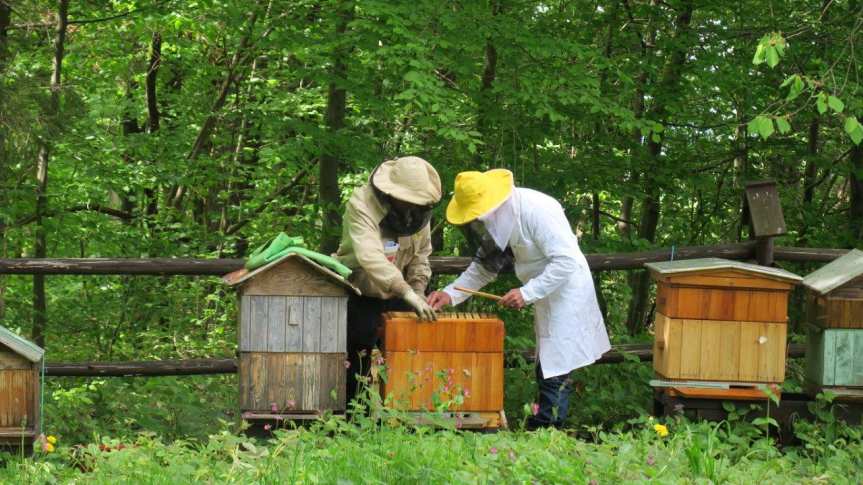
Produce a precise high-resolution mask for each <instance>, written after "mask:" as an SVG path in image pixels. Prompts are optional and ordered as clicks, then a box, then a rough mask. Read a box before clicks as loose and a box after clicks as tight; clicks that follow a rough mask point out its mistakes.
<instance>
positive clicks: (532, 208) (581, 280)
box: [443, 188, 611, 378]
mask: <svg viewBox="0 0 863 485" xmlns="http://www.w3.org/2000/svg"><path fill="white" fill-rule="evenodd" d="M512 197H513V203H514V206H515V211H514V213H515V218H516V224H515V225H514V228H513V231H512V235H511V236H510V238H509V246H510V248H512V251H513V254H514V255H515V274H516V276H517V277H518V279H519V280H520V281H521V282H522V283H523V285H524V286H522V287H521V293H522V296H523V297H524V300H525V303H528V304H530V303H533V304H534V310H535V316H534V327H535V331H536V342H537V352H538V354H539V362H540V364H541V365H542V373H543V377H545V378H549V377H555V376H559V375H563V374H568V373H569V372H570V371H572V370H574V369H578V368H580V367H584V366H587V365H590V364H592V363H593V362H595V361H596V360H597V359H598V358H599V357H600V356H602V354H604V353H605V352H607V351H608V350H610V349H611V343H610V342H609V340H608V333H607V332H606V330H605V323H604V322H603V319H602V313H601V312H600V310H599V304H598V303H597V301H596V292H595V290H594V287H593V279H592V278H591V275H590V268H589V267H588V265H587V260H586V259H585V258H584V254H582V252H581V250H580V249H579V247H578V238H576V236H575V234H573V233H572V229H571V228H570V226H569V221H568V220H567V219H566V215H565V214H564V212H563V208H562V207H561V206H560V204H559V203H558V202H557V201H556V200H554V199H553V198H551V197H549V196H547V195H545V194H543V193H541V192H537V191H535V190H531V189H525V188H515V189H514V191H513V194H512ZM496 277H497V275H496V274H493V273H491V272H489V271H487V270H486V269H485V268H483V267H482V265H480V264H478V263H477V262H473V263H471V264H470V266H468V268H467V269H466V270H465V272H464V273H462V274H461V275H460V276H459V277H458V278H457V279H456V280H455V282H453V284H451V285H449V286H447V287H446V288H444V290H443V291H445V292H446V293H447V294H449V295H450V297H451V298H452V301H453V304H454V305H457V304H459V303H461V302H463V301H465V300H466V299H467V298H468V297H469V296H470V295H468V294H467V293H463V292H460V291H457V290H455V289H454V287H455V286H461V287H463V288H471V289H477V290H478V289H480V288H482V287H483V286H485V285H486V284H488V283H490V282H491V281H493V280H494V279H495V278H496Z"/></svg>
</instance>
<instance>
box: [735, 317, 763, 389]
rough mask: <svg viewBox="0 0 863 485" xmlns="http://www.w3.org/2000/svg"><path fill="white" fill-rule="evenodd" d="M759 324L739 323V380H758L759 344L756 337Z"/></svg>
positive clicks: (758, 332)
mask: <svg viewBox="0 0 863 485" xmlns="http://www.w3.org/2000/svg"><path fill="white" fill-rule="evenodd" d="M760 327H761V326H760V325H759V324H757V323H750V322H741V323H740V380H741V381H747V382H758V380H759V379H758V378H759V364H758V363H759V360H758V358H759V353H760V352H759V348H758V347H759V346H758V337H759V336H760V335H761V328H760Z"/></svg>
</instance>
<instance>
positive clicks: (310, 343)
mask: <svg viewBox="0 0 863 485" xmlns="http://www.w3.org/2000/svg"><path fill="white" fill-rule="evenodd" d="M223 281H225V282H226V283H228V284H229V285H231V286H233V287H236V288H237V290H238V294H239V300H240V301H239V309H240V312H239V313H240V316H239V354H240V360H239V372H238V377H239V383H240V410H241V412H242V415H243V418H244V419H247V420H250V421H256V420H257V421H264V420H267V421H272V420H282V419H303V418H305V417H309V418H311V417H314V416H317V415H319V414H321V413H323V412H325V411H344V409H345V377H346V372H345V367H344V363H345V359H346V354H347V352H346V347H347V302H348V295H349V294H350V293H351V292H353V293H356V294H359V290H357V289H356V288H355V287H354V286H353V285H351V284H350V283H349V282H348V281H346V280H345V279H344V278H343V277H341V276H340V275H338V274H337V273H335V272H333V271H331V270H330V269H328V268H326V267H324V266H321V265H319V264H317V263H315V262H314V261H312V260H311V259H309V258H307V257H305V256H302V255H299V254H289V255H287V256H285V257H284V258H281V259H279V260H276V261H273V262H272V263H269V264H267V265H265V266H262V267H260V268H257V269H255V270H253V271H247V270H239V271H235V272H233V273H231V274H229V275H226V276H225V277H224V278H223Z"/></svg>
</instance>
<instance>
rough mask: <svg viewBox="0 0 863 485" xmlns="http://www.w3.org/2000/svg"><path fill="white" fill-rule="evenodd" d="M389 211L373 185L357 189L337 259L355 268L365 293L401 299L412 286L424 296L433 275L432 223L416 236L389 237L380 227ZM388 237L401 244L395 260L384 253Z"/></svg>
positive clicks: (354, 279) (354, 275) (354, 278)
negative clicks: (375, 192) (430, 226)
mask: <svg viewBox="0 0 863 485" xmlns="http://www.w3.org/2000/svg"><path fill="white" fill-rule="evenodd" d="M386 211H387V210H386V208H385V207H384V206H383V205H382V204H381V203H380V201H379V200H378V198H377V197H375V194H374V189H372V187H371V185H370V184H368V183H367V184H365V185H363V186H362V187H359V188H357V189H356V190H354V193H353V194H352V195H351V198H350V200H349V201H348V204H347V209H346V210H345V216H344V220H343V221H342V240H341V243H340V244H339V250H338V252H337V253H336V258H338V260H339V261H341V262H342V263H343V264H345V265H346V266H347V267H349V268H351V269H352V270H353V271H354V272H353V273H352V274H351V277H350V278H349V279H350V281H351V283H353V284H354V285H356V286H357V288H359V289H360V291H361V292H362V294H363V295H364V296H371V297H375V298H384V299H389V298H401V297H403V296H404V295H405V293H407V292H408V290H410V289H411V288H413V290H414V291H416V292H417V293H418V294H420V295H422V294H423V293H424V292H425V289H426V285H428V281H429V278H430V277H431V266H430V265H429V260H428V257H429V255H430V254H431V252H432V245H431V231H430V229H429V225H428V224H426V226H425V227H424V228H422V229H421V230H420V232H418V233H416V234H414V235H412V236H405V237H388V235H387V234H383V233H382V231H381V227H380V223H381V221H382V220H383V218H384V216H386ZM386 240H391V241H395V242H397V243H398V245H399V248H398V252H397V253H396V255H395V260H394V261H393V262H390V261H389V260H387V258H386V256H385V255H384V243H385V241H386Z"/></svg>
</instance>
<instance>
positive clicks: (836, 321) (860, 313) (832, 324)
mask: <svg viewBox="0 0 863 485" xmlns="http://www.w3.org/2000/svg"><path fill="white" fill-rule="evenodd" d="M820 301H821V302H822V305H823V307H822V310H821V312H820V315H822V318H823V321H821V322H819V323H820V324H821V325H823V326H824V327H826V328H863V299H849V298H835V297H832V296H831V297H828V298H821V299H820Z"/></svg>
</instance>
